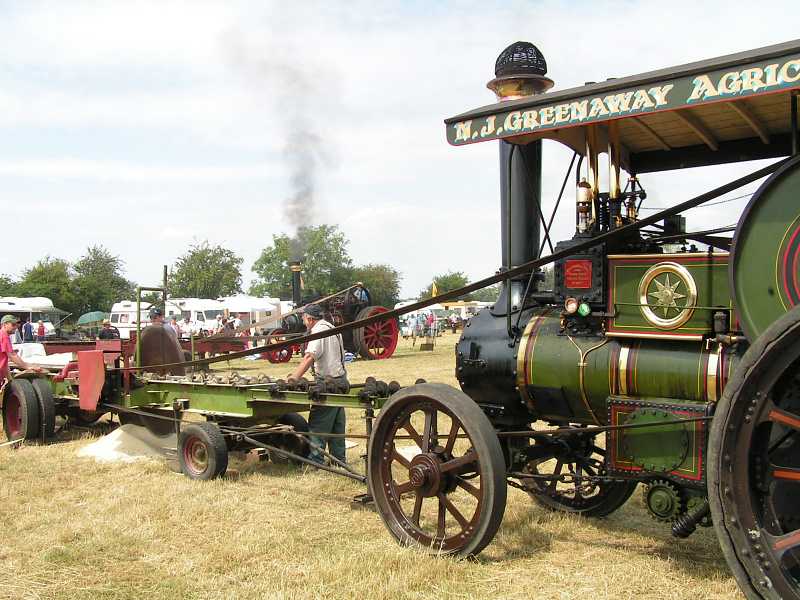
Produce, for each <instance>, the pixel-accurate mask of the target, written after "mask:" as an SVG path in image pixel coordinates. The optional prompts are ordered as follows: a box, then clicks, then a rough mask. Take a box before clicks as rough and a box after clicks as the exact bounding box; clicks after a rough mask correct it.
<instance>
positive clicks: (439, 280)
mask: <svg viewBox="0 0 800 600" xmlns="http://www.w3.org/2000/svg"><path fill="white" fill-rule="evenodd" d="M433 283H435V284H436V291H437V293H438V294H444V293H445V292H449V291H450V290H455V289H458V288H461V287H464V286H465V285H467V284H468V283H469V279H467V276H466V275H465V274H464V273H462V272H461V271H448V272H447V273H445V274H444V275H437V276H436V277H434V278H433ZM432 287H433V285H432V284H431V285H429V286H428V287H426V288H425V289H424V290H422V291H421V292H420V293H419V299H420V300H425V299H426V298H430V297H431V295H432V294H431V288H432Z"/></svg>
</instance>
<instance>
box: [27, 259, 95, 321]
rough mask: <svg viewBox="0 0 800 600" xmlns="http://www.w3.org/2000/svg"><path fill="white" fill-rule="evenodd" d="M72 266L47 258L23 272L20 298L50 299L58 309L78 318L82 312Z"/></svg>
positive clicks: (60, 260)
mask: <svg viewBox="0 0 800 600" xmlns="http://www.w3.org/2000/svg"><path fill="white" fill-rule="evenodd" d="M72 279H73V273H72V266H71V265H70V264H69V263H68V262H67V261H65V260H62V259H60V258H52V257H50V256H46V257H45V258H43V259H41V260H40V261H39V262H37V263H36V264H35V265H34V266H32V267H31V268H30V269H27V270H25V271H23V273H22V279H21V280H20V282H19V283H18V284H17V286H16V287H17V289H16V293H17V295H18V296H22V297H25V296H44V297H45V298H50V300H52V301H53V304H54V305H55V306H56V308H60V309H62V310H66V311H68V312H71V313H72V314H73V316H76V315H77V313H78V311H79V310H80V308H79V305H78V302H77V299H76V297H75V294H74V290H73V286H72Z"/></svg>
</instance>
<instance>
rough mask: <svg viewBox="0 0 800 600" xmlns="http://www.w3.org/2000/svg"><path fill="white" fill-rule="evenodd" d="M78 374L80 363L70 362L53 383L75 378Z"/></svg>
mask: <svg viewBox="0 0 800 600" xmlns="http://www.w3.org/2000/svg"><path fill="white" fill-rule="evenodd" d="M77 374H78V361H75V360H73V361H70V362H68V363H67V364H65V365H64V368H63V369H61V371H60V372H59V373H58V375H56V376H55V377H53V381H64V380H65V379H67V378H69V377H75V376H76V375H77Z"/></svg>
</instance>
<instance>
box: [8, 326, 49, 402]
mask: <svg viewBox="0 0 800 600" xmlns="http://www.w3.org/2000/svg"><path fill="white" fill-rule="evenodd" d="M16 328H17V317H15V316H13V315H5V316H4V317H3V318H2V319H0V388H2V386H3V384H4V383H5V381H6V380H7V379H10V378H11V377H10V375H11V373H10V372H9V370H8V363H9V361H10V362H12V363H14V364H15V365H17V367H19V368H20V369H23V370H25V369H31V370H33V371H37V372H41V371H42V368H41V367H34V366H33V365H29V364H28V363H26V362H25V361H24V360H22V359H21V358H20V357H19V356H17V355H16V353H15V352H14V346H12V345H11V337H10V335H11V334H12V333H13V332H14V330H15V329H16Z"/></svg>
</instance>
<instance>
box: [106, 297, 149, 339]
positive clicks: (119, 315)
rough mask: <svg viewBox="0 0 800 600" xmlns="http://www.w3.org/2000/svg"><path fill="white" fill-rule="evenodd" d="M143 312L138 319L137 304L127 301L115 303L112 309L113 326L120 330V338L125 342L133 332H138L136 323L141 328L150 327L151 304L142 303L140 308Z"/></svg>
mask: <svg viewBox="0 0 800 600" xmlns="http://www.w3.org/2000/svg"><path fill="white" fill-rule="evenodd" d="M139 308H140V309H141V312H140V314H139V316H138V318H137V316H136V302H135V301H131V300H125V301H123V302H115V303H114V305H113V306H112V307H111V316H110V317H109V319H110V320H111V325H112V326H113V327H116V328H117V329H119V337H120V338H121V339H123V340H129V339H130V337H131V331H136V322H137V321H138V322H139V323H140V324H141V325H140V327H147V326H148V325H150V315H149V314H148V312H149V310H150V303H149V302H142V303H141V305H140V307H139Z"/></svg>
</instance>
